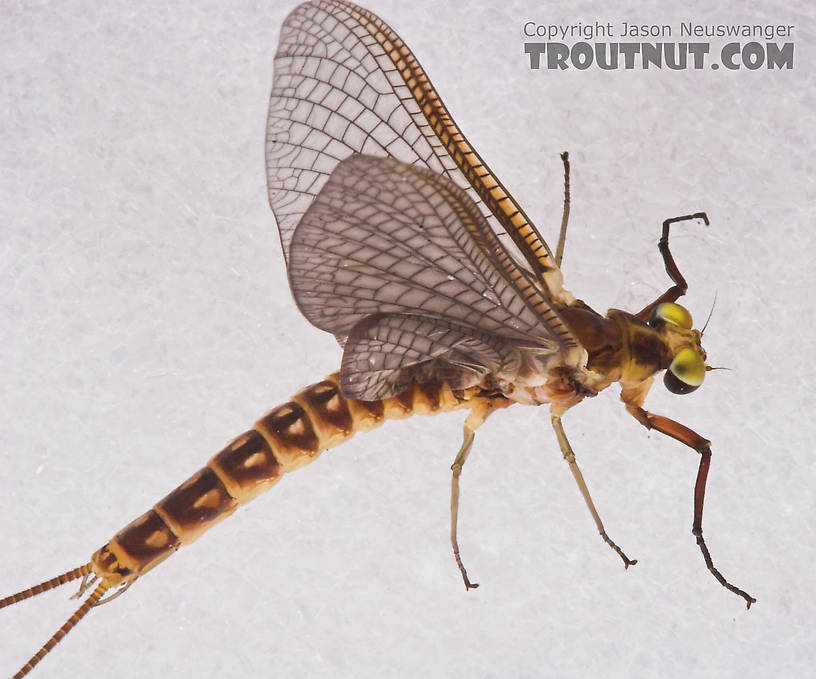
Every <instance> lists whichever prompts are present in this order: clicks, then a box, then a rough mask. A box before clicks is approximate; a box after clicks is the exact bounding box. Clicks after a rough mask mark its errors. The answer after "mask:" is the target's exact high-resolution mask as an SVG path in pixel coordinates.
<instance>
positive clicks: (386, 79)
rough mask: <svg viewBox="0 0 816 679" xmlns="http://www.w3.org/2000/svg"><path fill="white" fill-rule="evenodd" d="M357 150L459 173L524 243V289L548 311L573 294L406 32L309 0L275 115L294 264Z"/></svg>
mask: <svg viewBox="0 0 816 679" xmlns="http://www.w3.org/2000/svg"><path fill="white" fill-rule="evenodd" d="M353 153H365V154H370V155H378V156H391V157H394V158H397V159H399V160H401V161H403V162H406V163H410V164H413V165H417V166H422V167H427V168H429V169H431V170H433V171H434V172H437V173H439V174H441V175H443V176H445V177H447V178H448V179H450V180H451V181H453V183H454V184H456V185H457V186H459V187H460V188H462V189H463V190H464V191H465V192H466V193H467V194H468V195H469V197H470V198H471V200H472V201H473V202H474V203H476V204H477V206H478V209H479V210H480V211H481V213H482V215H483V216H484V218H485V219H486V220H487V222H488V223H489V224H490V227H491V229H492V230H493V231H494V233H497V234H500V233H507V234H508V235H509V236H510V238H511V239H512V241H513V242H514V243H515V245H516V247H517V249H518V250H519V252H520V254H521V256H522V257H523V259H524V262H525V264H524V267H526V268H527V269H529V271H526V270H525V268H522V267H519V268H518V272H519V273H518V277H519V279H520V284H523V285H524V287H525V289H526V290H525V292H524V293H523V294H527V293H528V292H530V296H531V297H532V296H533V295H532V292H531V291H532V289H533V288H535V287H538V288H539V290H538V295H537V296H538V298H540V299H541V300H542V306H541V309H540V313H541V314H547V313H552V312H551V309H552V303H553V301H556V302H563V301H564V293H563V291H562V287H561V273H560V271H559V270H558V267H557V266H556V265H555V262H554V259H553V257H552V254H551V253H550V250H549V248H548V247H547V245H546V243H545V242H544V241H543V239H541V237H540V236H539V235H538V233H537V231H536V229H535V227H534V226H533V225H532V223H530V221H529V220H528V218H527V216H526V215H525V214H524V212H523V211H522V210H521V208H520V207H519V206H518V205H517V203H516V202H515V200H514V199H513V198H512V196H510V194H509V193H508V192H507V190H506V189H505V188H504V187H503V186H502V185H501V183H500V182H499V181H498V180H497V179H496V177H495V176H494V175H493V173H492V172H491V171H490V169H489V168H488V167H487V166H486V165H485V163H484V162H483V161H482V159H481V158H480V157H479V155H478V154H477V153H476V151H475V150H474V149H473V148H472V147H471V146H470V145H469V143H468V142H467V140H466V139H465V137H464V136H463V135H462V133H461V132H460V131H459V129H458V127H457V126H456V124H455V122H454V121H453V119H452V118H451V116H450V115H449V113H448V111H447V109H446V108H445V105H444V104H443V103H442V101H441V99H440V98H439V96H438V95H437V93H436V91H435V90H434V88H433V86H432V85H431V82H430V80H429V79H428V77H427V75H426V74H425V72H424V71H423V70H422V67H421V66H420V65H419V62H418V61H417V60H416V58H415V57H414V55H413V54H412V53H411V51H410V50H409V49H408V48H407V47H406V46H405V44H404V43H403V42H402V40H401V39H400V38H399V36H397V35H396V33H394V31H393V30H391V28H389V27H388V26H387V25H386V24H385V23H384V22H383V21H382V20H381V19H379V18H378V17H377V16H375V15H374V14H372V13H370V12H368V11H367V10H364V9H362V8H360V7H357V6H356V5H354V4H352V3H350V2H345V0H316V1H314V2H308V3H304V4H302V5H300V6H299V7H297V8H296V9H295V10H294V11H293V12H292V13H291V14H290V15H289V16H288V17H287V19H286V21H285V22H284V25H283V27H282V29H281V36H280V43H279V46H278V51H277V54H276V56H275V80H274V84H273V88H272V94H271V98H270V104H269V118H268V123H267V141H266V159H267V183H268V190H269V202H270V205H271V207H272V210H273V212H274V213H275V219H276V220H277V222H278V229H279V230H280V235H281V244H282V246H283V252H284V256H285V257H286V259H287V264H289V259H290V245H291V241H292V235H293V233H294V230H295V226H296V225H297V223H298V221H299V220H300V218H301V217H302V215H303V214H304V213H305V212H306V210H307V209H308V208H309V205H311V203H312V201H313V200H314V198H315V196H317V195H318V193H319V192H320V190H321V189H322V187H323V185H324V184H325V183H326V180H327V179H328V177H329V175H330V174H331V173H332V171H333V170H334V168H335V167H336V166H337V164H338V163H339V162H340V161H342V160H343V159H345V158H347V157H348V156H350V155H351V154H353ZM530 272H532V273H530ZM522 279H523V280H522ZM536 280H538V281H541V283H542V284H541V285H540V286H538V285H536V283H535V281H536ZM551 325H552V328H553V331H554V333H555V334H556V336H557V337H558V343H559V345H561V346H562V347H564V348H570V347H576V346H578V342H577V339H576V338H575V337H574V336H573V334H572V333H571V331H570V330H569V328H568V327H567V326H566V325H565V324H564V323H563V322H562V321H561V320H560V319H559V318H558V317H557V314H556V315H555V318H554V320H552V321H551Z"/></svg>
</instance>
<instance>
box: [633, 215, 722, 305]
mask: <svg viewBox="0 0 816 679" xmlns="http://www.w3.org/2000/svg"><path fill="white" fill-rule="evenodd" d="M690 219H702V220H703V221H704V222H705V224H706V226H708V224H709V221H708V215H707V214H706V213H705V212H695V213H694V214H693V215H683V216H682V217H672V218H671V219H667V220H666V221H664V222H663V235H661V236H660V240H659V241H658V243H657V248H658V249H659V250H660V254H661V255H663V264H664V265H665V266H666V273H667V274H669V278H671V279H672V282H673V283H674V285H672V286H671V287H670V288H669V289H668V290H666V292H664V293H663V294H662V295H660V297H658V298H657V299H656V300H655V301H654V302H652V303H651V304H650V305H649V306H647V307H645V308H644V309H641V310H640V311H639V312H638V313H637V317H638V318H639V319H640V320H642V321H645V320H648V318H649V314H651V313H652V309H654V308H655V307H656V306H657V305H658V304H663V302H676V301H677V300H678V299H679V298H680V297H682V296H683V295H685V294H686V290H688V284H687V283H686V279H685V278H683V274H681V273H680V269H678V268H677V264H675V262H674V257H673V256H672V253H671V250H669V227H670V226H671V225H672V224H675V223H676V222H685V221H688V220H690Z"/></svg>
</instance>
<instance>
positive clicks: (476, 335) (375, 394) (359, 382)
mask: <svg viewBox="0 0 816 679" xmlns="http://www.w3.org/2000/svg"><path fill="white" fill-rule="evenodd" d="M521 361H522V351H521V350H520V348H519V347H518V346H516V345H515V344H514V343H513V342H508V341H507V340H505V339H504V338H501V337H499V336H497V335H492V334H490V333H485V332H481V331H480V330H478V329H476V328H473V327H470V326H464V325H458V324H456V323H451V322H450V321H448V320H447V319H444V318H438V317H434V316H410V315H407V314H377V315H375V316H368V317H366V318H365V319H363V320H362V321H361V322H360V323H358V324H357V325H355V326H354V328H353V329H352V332H351V335H350V336H349V338H348V341H347V342H346V347H345V350H344V351H343V363H342V365H341V367H340V384H341V387H342V389H343V394H344V395H345V396H347V397H351V398H357V399H360V400H362V401H374V400H378V399H383V398H387V397H389V396H394V395H396V394H399V393H401V392H403V391H405V389H407V388H408V387H409V386H411V384H414V383H417V384H423V383H425V382H432V381H441V380H444V381H446V382H447V383H448V384H449V385H450V387H451V389H466V388H468V387H472V386H474V385H476V384H479V383H480V382H481V381H482V380H483V379H484V378H485V377H486V376H487V375H492V376H493V377H494V378H495V379H507V380H511V379H513V378H515V377H516V376H517V375H518V373H519V370H520V368H521Z"/></svg>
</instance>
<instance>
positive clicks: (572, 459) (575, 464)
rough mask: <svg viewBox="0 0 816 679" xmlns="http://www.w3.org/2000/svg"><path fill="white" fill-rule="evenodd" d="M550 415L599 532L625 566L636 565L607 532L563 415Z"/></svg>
mask: <svg viewBox="0 0 816 679" xmlns="http://www.w3.org/2000/svg"><path fill="white" fill-rule="evenodd" d="M550 417H551V420H552V426H553V429H554V430H555V435H556V437H557V438H558V445H559V446H560V447H561V452H562V453H563V455H564V459H565V460H566V461H567V464H569V467H570V471H571V472H572V475H573V477H574V478H575V482H576V483H577V484H578V488H579V489H580V491H581V495H583V497H584V501H585V502H586V505H587V507H588V508H589V513H590V514H592V518H593V519H594V521H595V525H596V526H597V527H598V532H599V533H600V534H601V537H602V538H603V541H604V542H605V543H606V544H607V545H609V546H610V547H611V548H612V549H613V550H614V551H615V553H616V554H617V555H618V556H619V557H620V558H621V559H623V564H624V567H625V568H629V566H634V565H635V564H636V563H637V559H630V558H629V557H628V556H626V554H624V553H623V550H622V549H621V548H620V547H618V546H617V545H616V544H615V543H614V542H613V541H612V539H611V538H610V537H609V536H608V535H607V534H606V530H605V529H604V525H603V522H602V521H601V517H600V516H599V515H598V510H597V509H595V503H594V502H593V501H592V496H590V494H589V488H587V485H586V481H584V475H583V474H582V473H581V470H580V469H579V468H578V462H576V460H575V453H574V452H573V451H572V446H570V443H569V441H568V440H567V435H566V434H565V433H564V427H563V426H562V425H561V416H560V415H556V414H552V415H551V416H550Z"/></svg>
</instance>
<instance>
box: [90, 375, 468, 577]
mask: <svg viewBox="0 0 816 679" xmlns="http://www.w3.org/2000/svg"><path fill="white" fill-rule="evenodd" d="M480 397H481V389H479V388H478V387H473V388H470V389H465V390H462V391H455V392H454V391H452V390H451V389H449V388H448V387H447V385H441V384H431V385H427V384H426V385H414V386H413V387H411V388H409V389H408V390H406V391H405V392H403V393H402V394H399V395H398V396H395V397H393V398H388V399H384V400H382V401H372V402H366V401H357V400H355V399H347V398H344V397H343V396H342V395H341V394H340V387H339V375H338V374H337V373H333V374H332V375H329V377H328V378H326V379H325V380H323V381H322V382H318V383H316V384H312V385H311V386H308V387H306V388H305V389H302V390H301V391H299V392H298V393H297V394H295V395H294V396H293V397H292V400H291V401H289V402H288V403H284V404H283V405H281V406H278V407H277V408H274V409H272V410H270V411H269V412H268V413H267V414H266V415H264V416H263V417H262V418H261V419H260V420H258V422H256V423H255V426H254V427H253V428H252V429H250V430H249V431H247V432H244V433H243V434H241V435H240V436H238V437H237V438H235V439H234V440H233V441H232V442H231V443H230V444H229V445H228V446H227V447H226V448H224V450H222V451H221V452H220V453H218V454H216V455H215V456H213V457H212V458H211V459H210V460H209V462H207V464H206V466H204V467H202V468H201V469H199V470H198V471H197V472H196V473H195V474H193V475H192V476H191V477H190V478H189V479H187V481H185V482H184V483H182V484H181V485H180V486H179V487H178V488H176V489H175V490H174V491H173V492H171V493H170V494H169V495H167V496H166V497H165V498H163V499H162V500H160V501H159V502H157V503H156V504H155V505H154V506H153V508H152V509H150V510H149V511H147V512H146V513H145V514H142V516H140V517H139V518H138V519H136V520H135V521H133V522H131V523H130V524H128V525H127V526H125V528H123V529H122V530H121V531H119V533H117V534H116V535H115V536H114V537H113V539H111V541H110V542H108V543H107V544H106V545H105V546H104V547H102V548H101V549H100V550H98V551H97V552H96V553H95V554H94V555H93V557H91V562H92V565H93V570H94V572H95V573H96V574H97V575H99V576H100V578H102V580H103V581H104V582H106V583H108V584H109V585H110V586H112V587H116V586H119V585H123V584H127V583H129V582H132V581H133V580H135V579H136V578H137V577H139V576H140V575H141V574H142V573H145V572H146V571H148V570H150V569H151V568H153V566H155V565H157V564H158V563H159V562H161V561H163V560H164V559H165V558H167V557H168V556H170V554H172V553H173V552H174V551H175V550H176V549H178V548H179V547H181V546H182V545H186V544H189V543H191V542H193V540H195V539H196V538H198V537H199V536H200V535H201V534H202V533H203V532H204V531H206V530H207V529H208V528H210V527H211V526H213V525H214V524H215V523H217V522H218V521H220V520H221V519H223V518H224V517H226V516H229V515H230V514H231V513H232V512H233V511H235V509H236V508H237V507H238V505H239V504H243V503H245V502H249V500H251V499H253V498H254V497H255V496H256V495H258V494H259V493H261V492H263V491H265V490H267V489H269V488H270V487H272V486H273V485H274V484H275V483H277V481H278V479H280V477H281V476H282V475H283V474H284V473H285V472H289V471H293V470H295V469H300V468H301V467H303V466H305V465H307V464H309V463H310V462H311V461H312V460H314V459H315V458H316V457H317V456H318V455H320V453H321V452H322V451H324V450H326V449H327V448H332V447H334V446H336V445H339V444H340V443H343V442H344V441H346V440H347V439H349V438H351V436H353V435H354V433H355V432H357V431H367V430H369V429H372V428H374V427H376V426H378V425H380V424H382V422H383V421H384V420H386V419H395V418H402V417H408V416H409V415H413V414H425V415H430V414H434V413H438V412H443V411H447V410H456V409H458V408H463V407H472V406H473V405H474V400H477V399H479V398H480Z"/></svg>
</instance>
